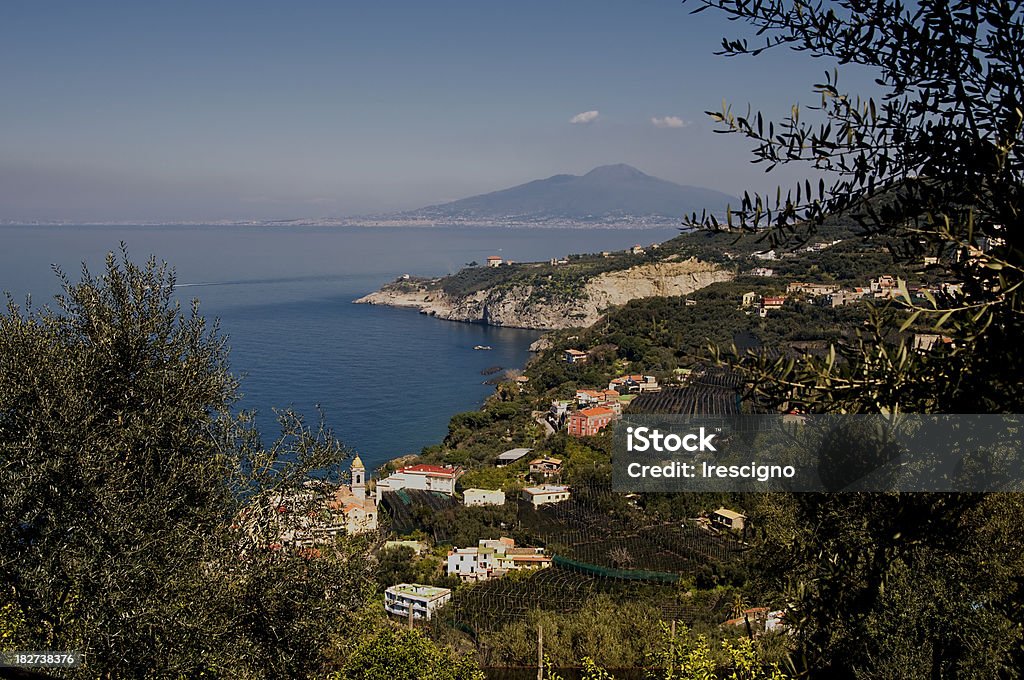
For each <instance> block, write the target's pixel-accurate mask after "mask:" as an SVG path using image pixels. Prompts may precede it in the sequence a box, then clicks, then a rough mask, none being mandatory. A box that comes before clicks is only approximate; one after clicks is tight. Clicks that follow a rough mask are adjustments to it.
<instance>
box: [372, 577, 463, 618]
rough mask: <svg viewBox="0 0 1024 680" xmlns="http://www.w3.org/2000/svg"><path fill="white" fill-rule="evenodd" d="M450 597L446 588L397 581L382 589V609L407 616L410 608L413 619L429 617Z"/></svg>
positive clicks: (449, 592) (450, 593)
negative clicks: (395, 583) (393, 584)
mask: <svg viewBox="0 0 1024 680" xmlns="http://www.w3.org/2000/svg"><path fill="white" fill-rule="evenodd" d="M450 599H452V591H451V590H449V589H448V588H435V587H434V586H424V585H420V584H419V583H399V584H398V585H395V586H391V587H390V588H388V589H387V590H385V591H384V609H385V610H387V611H388V612H391V613H392V614H397V615H398V616H401V617H402V618H408V616H409V610H410V608H411V609H412V616H413V618H414V619H428V620H429V619H430V617H431V616H433V614H434V612H436V611H437V610H438V609H440V608H441V607H443V606H444V605H445V604H446V603H447V602H448V600H450Z"/></svg>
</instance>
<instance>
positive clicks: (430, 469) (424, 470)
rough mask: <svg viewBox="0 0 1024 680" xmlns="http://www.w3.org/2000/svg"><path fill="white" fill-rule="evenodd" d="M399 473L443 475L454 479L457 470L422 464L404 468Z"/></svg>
mask: <svg viewBox="0 0 1024 680" xmlns="http://www.w3.org/2000/svg"><path fill="white" fill-rule="evenodd" d="M399 472H415V473H420V474H425V475H442V476H445V477H453V476H455V472H456V470H455V469H453V468H446V467H441V466H440V465H424V464H420V465H410V466H409V467H404V468H402V469H401V470H399Z"/></svg>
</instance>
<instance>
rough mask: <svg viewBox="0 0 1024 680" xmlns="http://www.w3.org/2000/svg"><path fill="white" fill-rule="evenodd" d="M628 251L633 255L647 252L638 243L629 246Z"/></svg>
mask: <svg viewBox="0 0 1024 680" xmlns="http://www.w3.org/2000/svg"><path fill="white" fill-rule="evenodd" d="M629 252H631V253H633V254H634V255H645V254H646V253H647V251H646V250H644V247H643V246H642V245H640V244H639V243H637V244H636V245H635V246H633V247H632V248H630V249H629Z"/></svg>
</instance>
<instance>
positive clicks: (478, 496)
mask: <svg viewBox="0 0 1024 680" xmlns="http://www.w3.org/2000/svg"><path fill="white" fill-rule="evenodd" d="M462 502H463V503H465V504H466V505H467V506H471V505H504V504H505V492H504V491H501V490H500V489H499V490H497V491H492V490H490V489H466V490H465V491H463V492H462Z"/></svg>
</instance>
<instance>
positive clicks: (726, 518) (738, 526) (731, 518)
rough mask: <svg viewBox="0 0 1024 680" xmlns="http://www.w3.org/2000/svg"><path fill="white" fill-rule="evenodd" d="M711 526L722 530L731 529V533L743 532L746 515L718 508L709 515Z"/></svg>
mask: <svg viewBox="0 0 1024 680" xmlns="http://www.w3.org/2000/svg"><path fill="white" fill-rule="evenodd" d="M710 519H711V524H713V525H714V526H716V527H719V528H722V529H732V530H733V531H743V526H744V522H745V521H746V519H747V516H746V515H743V514H741V513H738V512H736V511H735V510H729V509H728V508H718V510H715V511H714V512H713V513H711V517H710Z"/></svg>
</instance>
